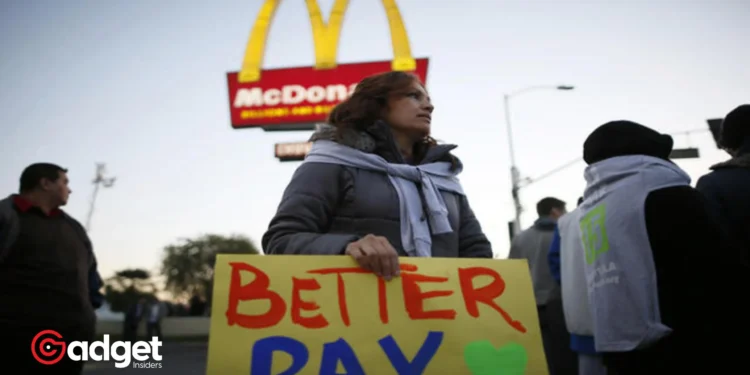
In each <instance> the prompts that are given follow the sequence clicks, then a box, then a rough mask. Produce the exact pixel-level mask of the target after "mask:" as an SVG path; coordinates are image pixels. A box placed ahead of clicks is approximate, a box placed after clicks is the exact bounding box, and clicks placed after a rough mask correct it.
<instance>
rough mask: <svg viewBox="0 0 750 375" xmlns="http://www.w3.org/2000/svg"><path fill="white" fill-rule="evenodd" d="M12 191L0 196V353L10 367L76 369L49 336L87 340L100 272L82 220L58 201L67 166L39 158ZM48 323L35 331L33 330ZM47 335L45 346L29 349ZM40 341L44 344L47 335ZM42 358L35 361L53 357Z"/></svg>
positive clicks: (64, 193) (64, 192) (64, 190)
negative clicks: (2, 196)
mask: <svg viewBox="0 0 750 375" xmlns="http://www.w3.org/2000/svg"><path fill="white" fill-rule="evenodd" d="M19 190H20V194H18V195H11V196H10V197H8V198H6V199H4V200H2V201H0V301H2V304H0V332H2V334H3V340H2V344H0V350H2V351H0V353H2V355H3V358H8V359H12V360H9V361H6V363H7V364H8V366H12V367H13V371H15V372H18V373H27V372H28V373H38V372H44V371H52V372H53V373H55V374H79V373H80V372H81V371H82V368H83V362H75V361H72V360H70V359H68V357H67V356H66V355H65V354H64V353H63V352H62V350H61V349H62V348H64V346H62V345H55V344H54V343H55V342H60V341H63V342H66V343H70V342H71V341H91V340H93V338H94V333H95V323H96V315H95V314H94V309H95V308H96V307H98V306H100V305H101V299H102V296H101V293H99V288H100V287H101V284H100V283H101V278H100V277H99V274H98V272H97V271H96V259H95V257H94V253H93V251H92V246H91V242H90V240H89V238H88V236H87V235H86V232H85V230H84V229H83V227H82V226H81V225H80V224H79V223H78V222H77V221H76V220H75V219H73V218H72V217H70V216H68V215H67V214H66V213H65V212H63V211H62V210H61V209H60V207H61V206H63V205H65V204H66V203H67V201H68V196H69V195H70V193H71V191H70V188H69V187H68V177H67V171H66V170H65V169H63V168H61V167H59V166H57V165H54V164H47V163H39V164H32V165H30V166H29V167H27V168H26V169H25V170H24V171H23V173H22V174H21V178H20V189H19ZM45 330H52V331H54V332H56V333H57V334H58V335H59V336H61V337H59V336H58V335H56V334H55V333H47V334H44V335H42V336H39V337H37V334H39V333H40V332H41V331H45ZM35 337H37V340H36V341H35V342H36V345H37V346H40V345H41V342H43V340H44V339H49V338H52V339H53V340H54V341H53V342H52V344H53V345H52V347H51V348H46V347H45V348H44V349H46V350H47V351H48V353H49V352H51V353H52V354H51V355H45V354H44V353H43V351H42V348H41V347H35V348H34V349H33V350H30V348H31V346H32V341H33V340H34V338H35ZM47 346H50V345H49V343H48V345H47ZM57 358H60V361H59V362H56V363H54V364H46V365H45V364H42V363H40V362H42V361H51V362H54V361H55V360H56V359H57Z"/></svg>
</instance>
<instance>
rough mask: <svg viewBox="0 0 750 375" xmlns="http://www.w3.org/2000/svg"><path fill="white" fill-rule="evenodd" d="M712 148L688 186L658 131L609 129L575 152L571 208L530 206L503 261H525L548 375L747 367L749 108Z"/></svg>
mask: <svg viewBox="0 0 750 375" xmlns="http://www.w3.org/2000/svg"><path fill="white" fill-rule="evenodd" d="M720 144H721V145H722V147H723V148H724V149H725V150H726V151H727V152H728V153H729V154H730V156H731V158H730V159H729V160H727V161H725V162H722V163H719V164H716V165H714V166H713V167H711V169H712V171H711V172H710V173H708V174H707V175H705V176H703V177H701V178H700V179H699V180H698V183H697V187H696V188H693V187H691V186H690V177H689V176H688V175H687V174H686V173H685V172H684V171H683V170H682V169H680V167H678V166H677V165H676V164H674V163H672V162H671V161H670V160H669V155H670V153H671V151H672V139H671V137H670V136H668V135H665V134H659V133H658V132H656V131H654V130H652V129H649V128H647V127H645V126H642V125H639V124H636V123H633V122H628V121H614V122H610V123H607V124H604V125H602V126H600V127H599V128H597V129H596V130H595V131H594V132H593V133H591V135H589V137H588V138H587V139H586V141H585V142H584V144H583V156H584V160H585V161H586V163H587V164H588V167H587V168H586V171H585V173H584V177H585V179H586V189H585V191H584V192H583V196H582V197H581V198H580V199H579V201H578V206H577V207H576V208H575V209H573V210H572V211H570V212H566V205H565V202H563V201H561V200H559V199H556V198H545V199H542V200H541V201H539V203H538V204H537V213H538V214H539V219H537V221H536V222H535V223H534V226H533V227H532V228H530V229H528V230H526V231H524V232H522V233H521V234H520V235H519V236H517V237H516V238H515V239H514V240H513V243H512V246H511V251H510V257H511V258H525V259H528V261H529V266H530V269H531V276H532V280H533V284H534V292H535V294H536V297H537V308H538V313H539V318H540V326H541V329H542V336H543V341H544V348H545V352H546V356H547V359H548V363H549V367H550V372H551V374H553V375H557V374H571V375H573V374H581V375H599V374H602V375H604V374H668V373H680V372H681V371H683V372H687V371H689V372H690V373H701V372H702V373H708V374H733V373H744V372H746V371H747V370H741V369H742V368H743V366H741V365H740V363H742V355H743V354H744V353H745V352H746V351H747V349H748V348H749V346H748V344H747V342H746V337H747V334H748V333H750V331H748V325H747V323H746V322H745V321H746V320H747V316H746V313H745V310H744V309H743V308H742V307H740V306H742V305H743V304H744V302H743V301H744V300H745V298H746V297H742V296H743V295H745V296H746V294H745V293H747V290H748V289H747V288H748V286H750V284H748V271H750V265H749V264H750V263H749V262H748V257H750V105H742V106H739V107H738V108H736V109H734V110H733V111H732V112H730V113H729V114H728V115H727V116H726V117H725V119H724V121H723V124H722V131H721V136H720Z"/></svg>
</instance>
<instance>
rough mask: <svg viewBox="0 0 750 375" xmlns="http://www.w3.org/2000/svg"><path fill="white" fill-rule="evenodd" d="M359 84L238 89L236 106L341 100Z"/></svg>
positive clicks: (263, 105)
mask: <svg viewBox="0 0 750 375" xmlns="http://www.w3.org/2000/svg"><path fill="white" fill-rule="evenodd" d="M356 86H357V85H356V84H354V85H349V87H347V86H346V85H328V86H310V87H304V86H300V85H286V86H282V87H281V88H280V89H275V88H272V89H266V90H263V89H261V88H259V87H253V88H242V89H239V90H237V95H236V96H235V98H234V103H233V105H234V107H235V108H241V107H248V108H249V107H265V106H271V107H272V106H277V105H295V104H300V103H302V102H305V103H309V104H318V103H321V102H340V101H343V100H344V99H346V98H348V97H349V96H350V95H351V94H352V93H353V92H354V88H355V87H356Z"/></svg>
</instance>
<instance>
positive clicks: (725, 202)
mask: <svg viewBox="0 0 750 375" xmlns="http://www.w3.org/2000/svg"><path fill="white" fill-rule="evenodd" d="M719 143H720V145H721V146H722V147H723V148H724V149H725V150H727V152H729V153H730V154H731V155H732V158H731V159H729V160H727V161H725V162H722V163H719V164H716V165H714V166H712V167H711V169H712V172H711V173H709V174H707V175H705V176H703V177H701V178H700V179H699V180H698V184H697V186H696V188H697V189H698V190H699V191H700V192H701V193H703V194H704V195H705V196H706V198H708V200H709V202H710V203H711V204H712V206H713V207H714V209H715V211H716V213H717V215H718V216H719V218H720V220H721V223H722V227H723V228H724V229H725V230H726V231H727V234H728V235H729V236H730V238H731V239H732V240H733V241H735V243H736V244H737V245H738V248H739V249H742V254H741V255H740V256H741V257H742V258H743V261H744V262H747V261H748V259H749V258H750V230H749V229H750V104H745V105H741V106H739V107H737V108H735V109H734V110H733V111H731V112H729V114H727V116H726V117H725V118H724V121H723V122H722V125H721V134H720V138H719Z"/></svg>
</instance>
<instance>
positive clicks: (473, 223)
mask: <svg viewBox="0 0 750 375" xmlns="http://www.w3.org/2000/svg"><path fill="white" fill-rule="evenodd" d="M433 109H434V107H433V105H432V103H431V102H430V97H429V95H428V94H427V91H426V90H425V88H424V86H423V85H422V84H421V83H420V81H419V79H418V78H417V77H416V76H414V75H413V74H409V73H404V72H389V73H383V74H379V75H375V76H371V77H368V78H365V79H363V80H362V82H360V83H359V84H358V85H357V88H356V89H355V91H354V93H353V94H352V96H351V97H350V98H349V99H348V100H346V101H345V102H343V103H341V104H339V105H338V106H336V108H334V110H333V111H332V112H331V114H330V116H329V124H330V126H328V127H325V128H324V129H321V130H319V131H318V132H316V133H315V134H313V136H312V138H311V141H313V142H314V143H313V147H312V150H311V151H310V154H309V155H308V156H307V158H306V159H305V162H304V163H303V164H302V165H301V166H300V167H299V168H298V169H297V171H296V172H295V173H294V176H293V177H292V181H291V182H290V183H289V186H287V188H286V190H285V192H284V195H283V198H282V200H281V204H280V205H279V208H278V211H277V213H276V216H275V217H274V218H273V219H272V220H271V223H270V225H269V228H268V231H267V232H266V233H265V235H264V236H263V241H262V243H263V249H264V251H265V253H266V254H306V255H324V254H331V255H343V254H347V255H350V256H352V257H353V258H354V259H355V260H356V261H357V262H358V263H359V265H360V266H362V267H363V268H365V269H367V270H370V271H372V272H374V273H375V274H376V275H378V276H381V277H384V278H385V279H387V280H390V279H391V278H392V277H395V276H398V275H399V260H398V257H399V256H426V257H473V258H491V257H492V249H491V247H490V243H489V241H488V240H487V237H486V236H485V235H484V233H483V232H482V229H481V226H480V225H479V222H478V221H477V219H476V218H475V217H474V213H473V212H472V210H471V208H470V207H469V203H468V201H467V199H466V196H465V195H464V194H463V191H462V190H461V185H460V184H459V183H458V180H457V178H456V175H457V174H458V173H459V172H460V171H461V169H462V166H461V163H460V161H459V160H458V159H456V158H455V157H454V156H453V155H451V154H450V151H451V150H453V149H454V148H455V147H456V146H453V145H438V144H437V142H435V140H434V139H432V138H431V137H430V122H431V117H432V111H433Z"/></svg>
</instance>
